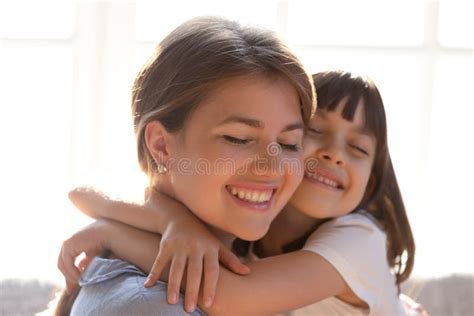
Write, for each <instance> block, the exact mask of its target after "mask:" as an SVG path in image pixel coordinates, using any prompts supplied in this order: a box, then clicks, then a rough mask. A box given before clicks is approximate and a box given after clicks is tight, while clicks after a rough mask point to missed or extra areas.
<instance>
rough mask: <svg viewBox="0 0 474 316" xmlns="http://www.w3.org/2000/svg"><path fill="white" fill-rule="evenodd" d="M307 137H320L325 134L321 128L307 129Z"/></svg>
mask: <svg viewBox="0 0 474 316" xmlns="http://www.w3.org/2000/svg"><path fill="white" fill-rule="evenodd" d="M306 134H307V135H313V136H319V135H322V134H323V130H322V129H321V128H319V127H307V128H306Z"/></svg>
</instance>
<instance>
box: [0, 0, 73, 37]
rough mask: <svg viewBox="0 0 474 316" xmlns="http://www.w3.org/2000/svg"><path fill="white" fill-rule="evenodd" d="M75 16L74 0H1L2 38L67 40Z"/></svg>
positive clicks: (0, 30)
mask: <svg viewBox="0 0 474 316" xmlns="http://www.w3.org/2000/svg"><path fill="white" fill-rule="evenodd" d="M75 19H76V5H75V4H74V3H73V2H72V1H14V0H9V1H1V2H0V38H20V39H67V38H70V37H71V36H72V34H73V32H74V28H75V22H76V20H75Z"/></svg>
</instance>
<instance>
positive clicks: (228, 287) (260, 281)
mask: <svg viewBox="0 0 474 316" xmlns="http://www.w3.org/2000/svg"><path fill="white" fill-rule="evenodd" d="M107 235H108V236H107V239H108V242H107V243H106V245H107V247H108V248H109V249H110V250H111V251H112V252H113V253H114V254H116V255H117V256H118V257H120V258H121V259H123V260H126V261H129V262H131V263H133V264H134V265H136V266H138V267H139V268H140V269H142V270H143V271H144V272H146V273H148V272H149V271H150V269H151V267H152V265H153V262H154V259H155V257H156V254H157V253H158V250H159V242H160V236H159V235H156V234H153V233H149V232H146V231H143V230H139V229H136V228H134V227H131V226H129V225H125V224H122V223H114V224H113V225H111V227H110V228H109V230H108V233H107ZM249 266H250V268H251V271H252V272H251V274H249V275H247V276H240V275H237V274H234V273H232V272H230V271H228V270H227V269H225V268H223V267H220V273H219V280H218V284H217V291H216V296H215V299H214V302H213V305H212V306H211V307H210V308H204V304H203V302H200V304H199V305H200V306H201V308H203V309H204V310H205V311H206V312H207V313H208V314H210V315H243V314H252V315H269V314H277V313H283V312H285V311H289V310H294V309H297V308H300V307H303V306H306V305H309V304H311V303H315V302H318V301H320V300H322V299H325V298H328V297H332V296H335V295H339V294H342V293H344V291H346V290H347V288H348V287H347V284H346V283H345V281H344V280H343V278H342V277H341V276H340V275H339V273H338V272H337V271H336V270H335V268H334V267H333V266H332V265H331V264H330V263H329V262H327V261H326V260H324V259H323V258H322V257H320V256H318V255H316V254H314V253H312V252H308V251H296V252H293V253H289V254H284V255H280V256H274V257H270V258H266V259H262V260H258V261H255V262H251V263H250V264H249ZM164 279H165V280H166V277H165V278H164Z"/></svg>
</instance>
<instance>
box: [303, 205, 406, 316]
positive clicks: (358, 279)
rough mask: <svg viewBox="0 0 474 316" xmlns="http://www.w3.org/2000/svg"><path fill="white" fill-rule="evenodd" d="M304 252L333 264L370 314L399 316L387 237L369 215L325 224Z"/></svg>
mask: <svg viewBox="0 0 474 316" xmlns="http://www.w3.org/2000/svg"><path fill="white" fill-rule="evenodd" d="M303 250H307V251H311V252H314V253H316V254H318V255H320V256H322V257H323V258H324V259H326V260H327V261H328V262H329V263H331V264H332V265H333V266H334V267H335V268H336V270H337V271H338V272H339V273H340V274H341V276H342V277H343V279H344V280H345V281H346V282H347V284H348V286H349V287H350V288H351V289H352V291H354V293H355V294H356V295H357V296H358V297H359V298H360V299H362V300H363V301H365V302H366V303H367V304H368V305H369V308H370V310H371V313H370V314H372V312H374V311H380V313H375V314H376V315H381V314H382V313H385V314H390V315H399V314H400V313H399V310H400V307H401V304H400V302H399V299H398V295H397V288H396V286H395V278H394V276H393V275H392V273H391V272H390V268H389V266H388V262H387V249H386V236H385V233H384V232H383V231H382V230H381V229H380V228H379V227H378V226H377V224H376V223H375V222H374V220H372V219H371V218H369V217H368V215H367V216H366V215H364V214H361V213H354V214H349V215H346V216H343V217H340V218H336V219H333V220H331V221H329V222H326V223H324V224H323V225H321V226H320V227H319V228H318V229H317V230H316V231H315V232H314V233H313V234H312V235H311V236H310V237H309V238H308V240H307V241H306V244H305V245H304V247H303ZM401 314H403V312H402V313H401Z"/></svg>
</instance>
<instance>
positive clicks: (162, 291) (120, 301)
mask: <svg viewBox="0 0 474 316" xmlns="http://www.w3.org/2000/svg"><path fill="white" fill-rule="evenodd" d="M145 279H146V274H145V273H143V272H142V271H141V270H140V269H138V268H137V267H135V266H133V265H131V264H130V263H128V262H126V261H122V260H117V259H103V258H96V259H94V260H93V261H92V263H91V265H90V266H89V267H88V268H87V270H86V271H85V273H84V276H83V277H82V278H81V286H82V288H81V291H80V293H79V295H78V297H77V299H76V301H75V303H74V306H73V310H72V313H71V314H72V315H86V314H87V315H189V314H187V313H186V312H185V311H184V307H183V306H184V305H183V297H182V295H181V297H180V301H179V302H178V303H177V304H176V305H170V304H168V303H167V299H166V297H167V284H166V283H164V282H161V281H158V282H157V283H156V284H155V286H153V287H151V288H145V287H144V285H143V284H144V282H145ZM203 314H204V313H202V312H201V311H200V310H197V311H196V312H195V313H193V314H191V315H203Z"/></svg>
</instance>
